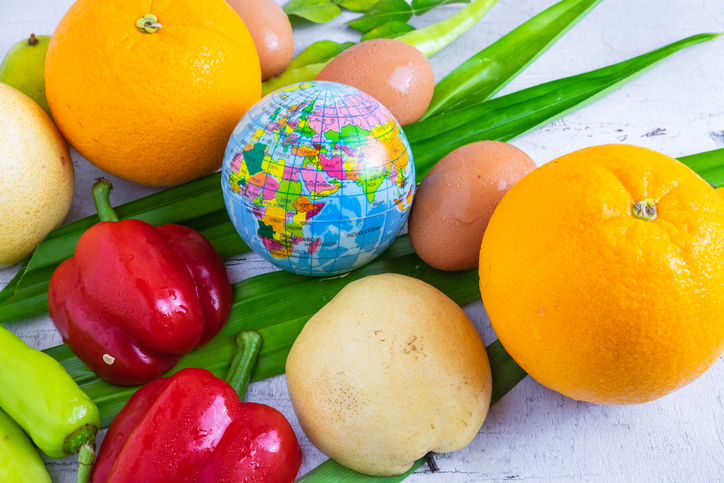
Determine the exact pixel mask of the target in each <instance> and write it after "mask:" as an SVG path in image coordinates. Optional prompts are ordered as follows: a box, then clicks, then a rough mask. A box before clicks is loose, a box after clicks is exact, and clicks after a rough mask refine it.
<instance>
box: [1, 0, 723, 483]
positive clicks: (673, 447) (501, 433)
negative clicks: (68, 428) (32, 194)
mask: <svg viewBox="0 0 724 483" xmlns="http://www.w3.org/2000/svg"><path fill="white" fill-rule="evenodd" d="M71 3H72V1H71V0H53V1H51V0H2V1H1V2H0V54H4V52H6V51H7V50H8V49H9V48H10V46H11V45H12V44H14V43H15V42H17V41H19V40H20V39H21V38H23V37H25V36H27V35H28V34H29V33H30V32H34V33H36V34H48V33H51V32H52V31H53V29H54V27H55V25H56V24H57V23H58V21H59V20H60V18H61V17H62V15H63V14H64V13H65V11H66V10H67V8H68V7H69V6H70V5H71ZM553 3H555V2H554V0H500V1H499V3H498V4H497V5H496V6H495V7H493V9H492V10H491V11H490V13H489V14H488V15H487V16H486V17H485V18H484V19H483V21H482V22H480V23H479V24H478V25H477V26H476V27H475V28H473V30H471V31H470V32H468V33H467V34H466V35H465V36H463V37H462V38H460V39H458V40H457V41H456V42H455V43H454V44H452V45H451V46H450V47H447V48H446V49H444V50H443V51H442V52H440V53H439V54H438V55H437V56H435V57H434V58H432V59H431V63H432V66H433V70H434V72H435V77H436V79H437V80H439V79H441V78H442V77H443V76H445V75H446V74H447V73H448V72H450V71H451V70H452V69H453V68H455V67H456V66H457V65H459V64H460V63H461V62H462V61H464V60H465V59H467V58H468V57H470V56H471V55H473V54H475V53H476V52H478V51H479V50H480V49H482V48H483V47H485V46H486V45H488V44H490V43H492V42H493V41H495V40H497V39H498V38H500V37H501V36H502V35H504V34H505V33H507V32H508V31H510V30H511V29H512V28H514V27H515V26H517V25H519V24H520V23H522V22H523V21H525V20H527V19H528V18H530V17H531V16H533V15H535V14H536V13H538V12H540V11H542V10H543V9H545V8H547V7H549V6H551V5H552V4H553ZM458 8H460V7H459V6H445V7H441V8H439V9H437V10H435V11H433V12H431V13H429V14H427V15H424V16H421V17H416V18H414V19H413V24H414V25H415V26H417V27H423V26H426V25H428V24H430V23H433V22H435V21H437V20H439V19H441V18H443V17H445V16H447V15H450V14H451V13H452V12H454V11H456V10H457V9H458ZM354 17H355V15H353V14H349V13H346V14H343V15H342V16H341V17H339V18H337V19H335V20H334V21H333V22H331V23H330V24H329V25H328V26H317V25H312V24H310V23H306V22H302V21H296V20H295V21H294V29H295V43H296V46H295V52H296V53H299V52H300V51H301V50H302V49H303V48H304V47H306V46H307V45H309V44H310V43H312V42H314V41H316V40H320V39H323V38H327V39H333V40H337V41H347V40H355V41H356V40H358V39H359V36H358V34H356V33H355V32H354V31H353V30H352V29H349V28H346V27H345V26H344V22H345V21H346V20H349V19H351V18H354ZM721 30H724V2H722V1H721V0H688V1H686V2H684V1H681V0H639V1H636V2H634V1H631V0H606V1H604V2H602V3H601V4H600V5H599V6H598V7H597V8H596V9H595V10H593V12H591V13H590V14H589V15H588V17H586V18H585V19H583V20H582V21H581V22H580V23H579V24H578V25H577V26H576V27H575V28H574V29H573V30H571V31H570V32H569V33H568V34H567V35H566V36H565V37H563V38H562V39H561V40H560V41H559V42H558V43H557V44H556V45H554V46H553V47H552V48H551V49H550V51H548V52H547V53H546V54H544V55H543V56H542V57H541V58H540V59H538V60H537V61H536V62H534V63H533V64H532V65H531V66H530V67H529V68H528V69H527V70H526V71H525V72H523V73H522V74H521V75H520V76H519V77H518V78H517V79H515V80H514V81H513V82H511V84H510V85H509V86H508V87H506V88H505V89H504V90H503V91H502V92H501V94H505V93H509V92H514V91H516V90H519V89H521V88H525V87H529V86H532V85H535V84H539V83H541V82H545V81H549V80H553V79H556V78H559V77H563V76H567V75H573V74H577V73H580V72H584V71H588V70H592V69H595V68H598V67H602V66H605V65H609V64H611V63H614V62H619V61H622V60H625V59H628V58H630V57H633V56H635V55H639V54H642V53H644V52H647V51H649V50H652V49H655V48H657V47H660V46H663V45H664V44H668V43H670V42H673V41H676V40H679V39H681V38H684V37H687V36H689V35H693V34H697V33H702V32H716V31H721ZM722 52H724V39H719V40H717V41H714V42H709V43H706V44H703V45H699V46H695V47H693V48H690V49H687V50H685V51H684V52H681V53H678V54H676V55H674V56H673V57H672V58H670V59H668V60H666V61H665V62H664V63H663V64H661V65H659V66H657V67H655V68H654V69H653V70H652V71H650V72H648V73H646V74H644V75H643V76H641V77H639V78H638V79H636V80H634V81H633V82H631V83H630V84H628V85H626V86H624V87H623V88H621V89H619V90H618V91H616V92H614V93H612V94H610V95H609V96H607V97H605V98H603V99H602V100H599V101H597V102H596V103H594V104H593V105H591V106H588V107H586V108H584V109H581V110H580V111H577V112H575V113H572V114H570V115H568V116H566V117H565V118H563V119H561V120H559V121H557V122H555V123H553V124H550V125H548V126H546V127H543V128H541V129H538V130H536V131H534V132H531V133H529V134H527V135H525V136H522V137H520V138H518V139H516V140H514V141H513V142H512V144H514V145H515V146H517V147H519V148H521V149H523V150H524V151H525V152H527V153H528V154H529V155H530V156H531V157H532V158H533V159H534V160H535V161H536V163H537V164H538V165H541V164H543V163H546V162H548V161H550V160H552V159H554V158H556V157H558V156H560V155H562V154H565V153H568V152H571V151H574V150H576V149H579V148H583V147H586V146H590V145H595V144H604V143H620V142H625V143H630V144H635V145H639V146H645V147H649V148H652V149H655V150H657V151H661V152H664V153H667V154H669V155H672V156H681V155H686V154H692V153H696V152H701V151H706V150H710V149H714V148H716V147H722V146H724V54H723V53H722ZM73 162H74V164H75V167H76V176H77V180H76V196H75V198H74V201H73V206H72V208H71V212H70V214H69V215H68V219H67V221H72V220H75V219H78V218H81V217H83V216H86V215H88V214H90V213H92V212H93V211H94V209H93V204H92V199H91V194H90V187H91V185H92V183H93V180H94V179H95V178H97V177H98V176H100V175H101V174H104V175H105V173H101V171H99V170H98V169H97V168H95V167H94V166H92V165H90V164H89V163H88V162H87V161H86V160H85V159H83V158H82V157H81V156H79V155H78V153H76V152H73ZM106 176H107V175H106ZM111 178H112V181H113V182H114V185H115V189H114V191H113V194H112V201H113V202H114V203H116V204H118V203H123V202H125V201H129V200H132V199H135V198H138V197H141V196H144V195H146V194H149V193H151V192H153V191H154V189H152V188H146V187H142V186H138V185H134V184H132V183H129V182H126V181H123V180H118V179H117V178H114V177H111ZM227 267H228V269H229V273H230V274H231V276H232V278H233V280H234V281H237V280H240V279H243V278H246V277H250V276H253V275H256V274H259V273H263V272H266V271H269V270H271V269H272V267H271V265H269V264H268V263H266V262H264V261H262V260H261V259H260V258H259V257H257V256H255V255H244V256H238V257H235V258H234V259H231V260H228V261H227ZM17 268H18V267H17V266H16V267H11V268H8V269H5V270H0V287H3V286H4V285H6V284H7V283H8V281H9V280H10V279H11V278H12V276H13V275H14V274H15V272H16V271H17ZM466 312H467V313H468V314H469V315H470V317H471V319H472V320H473V321H474V322H475V323H476V325H477V327H478V329H479V330H480V332H481V334H482V335H483V338H484V339H485V341H486V343H488V344H489V343H490V342H492V341H493V340H495V334H494V332H493V331H492V329H491V327H490V323H489V321H488V319H487V316H486V315H485V310H484V308H483V305H482V302H480V301H478V302H476V303H474V304H471V305H470V306H468V307H466ZM10 328H11V330H13V331H14V332H15V333H17V334H18V335H20V336H21V337H22V338H23V339H24V340H26V341H27V342H28V343H29V344H31V345H32V346H33V347H37V348H46V347H50V346H53V345H56V344H59V343H60V337H59V336H58V335H57V333H56V332H55V330H54V328H53V326H52V324H51V322H50V320H49V319H48V317H47V316H41V317H37V318H35V319H34V320H30V321H25V322H22V323H15V324H11V325H10ZM723 381H724V364H722V362H721V361H719V362H718V363H717V364H715V365H714V366H713V367H712V369H710V370H709V371H708V372H707V373H706V374H704V376H702V377H701V378H700V379H699V380H697V381H696V382H694V383H693V384H691V385H690V386H688V387H685V388H684V389H682V390H680V391H678V392H676V393H673V394H670V395H668V396H666V397H664V398H662V399H660V400H658V401H655V402H652V403H649V404H644V405H639V406H596V405H593V404H588V403H582V402H577V401H573V400H571V399H568V398H566V397H564V396H561V395H560V394H557V393H555V392H553V391H550V390H548V389H546V388H544V387H543V386H541V385H539V384H538V383H536V382H535V381H533V380H532V379H530V378H526V379H525V380H524V381H523V382H522V383H521V384H519V385H518V386H517V387H516V388H515V389H514V390H513V391H511V392H510V393H509V394H508V395H507V396H506V397H504V398H503V399H502V400H501V401H500V402H499V403H498V404H497V405H496V406H494V407H493V408H492V410H491V411H490V414H489V416H488V419H487V421H486V422H485V424H484V425H483V428H482V430H481V432H480V434H479V435H478V437H477V438H476V439H475V440H474V441H473V443H472V444H471V445H470V446H468V447H467V448H465V449H464V450H462V451H458V452H456V453H452V454H447V455H440V456H438V457H437V460H438V465H439V466H440V468H441V471H440V472H439V473H437V474H434V475H433V474H430V473H429V471H427V470H426V469H425V468H422V469H420V470H418V472H417V473H415V474H414V475H413V476H411V477H410V478H409V479H408V480H407V481H409V482H410V483H428V482H433V481H434V482H448V483H470V482H488V481H495V482H498V481H500V482H503V481H516V480H521V481H543V482H565V481H576V482H578V481H607V482H621V481H630V482H640V481H696V482H709V481H710V482H718V481H724V382H723ZM249 400H251V401H256V402H262V403H266V404H269V405H271V406H274V407H276V408H277V409H279V410H280V411H281V412H282V413H284V415H285V416H287V418H289V420H290V422H291V423H292V425H293V426H294V429H295V430H296V432H297V435H298V436H299V439H300V442H301V444H302V449H303V451H304V463H303V465H302V473H304V472H307V471H309V470H310V469H312V468H313V467H315V466H317V465H318V464H319V463H321V462H322V461H324V460H325V459H326V457H325V456H324V455H323V454H321V453H320V452H319V451H318V450H316V449H315V448H314V447H313V446H312V445H311V444H310V443H309V441H308V440H307V439H306V438H305V437H304V434H303V433H302V431H301V429H300V428H299V425H298V423H297V421H296V418H295V417H294V412H293V410H292V408H291V404H290V402H289V398H288V394H287V389H286V384H285V379H284V377H283V376H279V377H275V378H272V379H269V380H265V381H261V382H257V383H254V384H252V385H251V386H250V388H249ZM46 461H48V470H49V471H50V473H51V476H52V478H53V481H55V482H63V483H65V482H71V481H74V478H75V461H74V460H73V459H72V458H69V459H66V460H62V461H51V460H47V459H46Z"/></svg>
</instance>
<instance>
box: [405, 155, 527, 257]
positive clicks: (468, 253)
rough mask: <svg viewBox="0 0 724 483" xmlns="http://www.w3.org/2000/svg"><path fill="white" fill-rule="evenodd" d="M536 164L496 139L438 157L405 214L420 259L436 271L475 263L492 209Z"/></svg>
mask: <svg viewBox="0 0 724 483" xmlns="http://www.w3.org/2000/svg"><path fill="white" fill-rule="evenodd" d="M535 168H536V165H535V163H534V162H533V160H532V159H530V157H528V155H527V154H525V153H524V152H523V151H521V150H520V149H518V148H516V147H515V146H511V145H510V144H506V143H502V142H498V141H481V142H477V143H473V144H468V145H466V146H462V147H460V148H458V149H456V150H454V151H452V152H451V153H449V154H448V155H447V156H445V157H444V158H442V159H441V160H440V161H439V162H438V163H437V164H436V165H435V167H433V168H432V170H430V172H429V173H428V174H427V175H426V176H425V178H424V179H423V180H422V182H421V183H420V185H419V186H418V189H417V193H416V194H415V201H414V203H413V206H412V213H411V214H410V218H409V225H408V231H409V234H410V242H412V246H413V247H414V248H415V251H416V252H417V254H418V255H419V256H420V258H422V259H423V260H424V261H425V263H427V264H428V265H430V266H432V267H434V268H437V269H439V270H448V271H457V270H469V269H471V268H474V267H477V266H478V255H479V254H480V245H481V244H482V241H483V234H484V233H485V228H487V226H488V221H490V217H491V215H492V214H493V211H494V210H495V208H496V206H498V203H499V202H500V200H501V199H502V198H503V196H504V195H505V193H507V192H508V190H509V189H510V188H511V187H512V186H513V185H514V184H515V183H516V182H517V181H518V180H519V179H521V178H523V177H524V176H525V175H527V174H528V173H530V172H531V171H533V170H534V169H535Z"/></svg>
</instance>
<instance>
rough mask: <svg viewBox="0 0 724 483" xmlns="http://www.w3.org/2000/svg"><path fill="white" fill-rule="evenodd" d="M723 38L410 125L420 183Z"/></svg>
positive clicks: (703, 37)
mask: <svg viewBox="0 0 724 483" xmlns="http://www.w3.org/2000/svg"><path fill="white" fill-rule="evenodd" d="M719 35H721V34H700V35H694V36H693V37H688V38H686V39H683V40H680V41H678V42H675V43H673V44H669V45H667V46H665V47H662V48H660V49H657V50H654V51H652V52H649V53H647V54H644V55H640V56H638V57H634V58H633V59H630V60H627V61H624V62H620V63H618V64H614V65H611V66H608V67H604V68H602V69H597V70H594V71H591V72H587V73H585V74H579V75H575V76H572V77H565V78H563V79H559V80H555V81H552V82H546V83H544V84H540V85H537V86H535V87H530V88H528V89H524V90H521V91H518V92H514V93H512V94H508V95H506V96H502V97H498V98H495V99H492V100H489V101H485V102H482V103H480V104H476V105H473V106H468V107H464V108H462V109H458V110H455V111H452V112H450V113H444V114H441V115H439V116H436V117H433V118H430V119H427V120H425V121H420V122H417V123H415V124H410V125H408V126H405V133H406V134H407V138H408V140H409V141H410V145H411V146H412V147H413V153H414V154H415V173H416V176H417V179H418V181H419V180H420V179H422V177H423V176H424V175H425V174H426V173H427V172H428V171H429V170H430V169H431V168H432V167H433V166H434V165H435V163H436V162H438V161H439V160H440V159H441V158H442V157H443V156H445V155H446V154H448V153H449V152H450V151H453V150H454V149H457V148H459V147H460V146H464V145H466V144H469V143H472V142H475V141H481V140H490V139H494V140H498V141H509V140H510V139H513V138H514V137H516V136H520V135H521V134H523V133H525V132H528V131H530V130H532V129H535V128H537V127H540V126H542V125H543V124H547V123H549V122H551V121H553V120H555V119H558V118H560V117H562V116H564V115H566V114H568V113H569V112H571V111H574V110H576V109H579V108H581V107H583V106H586V105H588V104H590V103H591V102H593V101H595V100H597V99H599V98H601V97H603V96H605V95H606V94H608V93H609V92H612V91H613V90H615V89H617V88H619V87H621V86H622V85H623V84H625V83H627V82H628V81H630V80H632V79H634V78H636V77H638V76H639V75H641V74H642V73H643V72H645V71H647V70H649V69H650V68H652V67H653V66H654V65H656V64H658V63H659V62H661V61H662V60H664V59H665V58H666V57H668V56H670V55H671V54H673V53H675V52H678V51H679V50H681V49H684V48H686V47H689V46H692V45H695V44H699V43H701V42H706V41H709V40H712V39H715V38H717V37H719Z"/></svg>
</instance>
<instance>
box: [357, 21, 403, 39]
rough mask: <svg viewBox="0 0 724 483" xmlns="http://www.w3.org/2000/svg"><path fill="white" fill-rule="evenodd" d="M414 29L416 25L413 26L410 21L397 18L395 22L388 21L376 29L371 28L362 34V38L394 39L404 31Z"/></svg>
mask: <svg viewBox="0 0 724 483" xmlns="http://www.w3.org/2000/svg"><path fill="white" fill-rule="evenodd" d="M413 30H415V27H413V26H412V25H410V24H409V23H405V22H400V21H398V20H395V21H393V22H387V23H386V24H384V25H380V26H379V27H377V28H376V29H372V30H370V31H369V32H367V33H366V34H364V35H363V36H362V40H363V41H365V40H372V39H393V38H395V37H399V36H400V35H402V34H404V33H407V32H412V31H413Z"/></svg>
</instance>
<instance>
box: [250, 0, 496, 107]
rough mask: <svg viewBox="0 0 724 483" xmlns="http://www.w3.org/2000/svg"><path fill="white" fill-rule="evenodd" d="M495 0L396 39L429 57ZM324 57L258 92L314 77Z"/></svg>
mask: <svg viewBox="0 0 724 483" xmlns="http://www.w3.org/2000/svg"><path fill="white" fill-rule="evenodd" d="M497 2H498V0H473V1H472V2H471V3H470V4H469V5H466V6H465V8H463V9H461V10H459V11H458V12H456V13H455V14H454V15H452V16H451V17H449V18H446V19H445V20H442V21H440V22H437V23H434V24H432V25H429V26H427V27H425V28H423V29H419V30H415V31H413V32H408V33H406V34H403V35H401V36H399V37H396V39H397V40H400V41H402V42H405V43H408V44H410V45H412V46H414V47H416V48H417V49H418V50H419V51H420V52H422V53H423V54H425V56H426V57H432V56H433V55H435V54H436V53H438V52H439V51H440V50H442V49H443V48H444V47H447V46H448V45H450V44H451V43H452V42H453V41H454V40H455V39H457V38H458V37H460V36H461V35H462V34H464V33H465V32H467V31H468V30H470V29H471V28H472V27H473V25H475V24H476V23H478V22H479V21H480V19H481V18H483V16H484V15H485V14H486V13H487V12H488V10H490V9H491V8H492V6H493V5H495V4H496V3H497ZM327 62H328V61H325V62H319V63H317V64H309V65H305V66H304V67H299V68H288V69H287V70H285V71H284V72H283V73H282V74H281V75H279V76H277V77H274V78H273V79H269V80H268V81H266V82H264V83H263V84H262V86H261V92H262V95H264V96H265V95H267V94H269V93H271V92H274V91H275V90H277V89H281V88H282V87H286V86H288V85H291V84H296V83H297V82H304V81H310V80H314V78H315V77H317V75H318V74H319V73H320V72H321V70H322V69H323V68H324V66H325V65H327Z"/></svg>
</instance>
